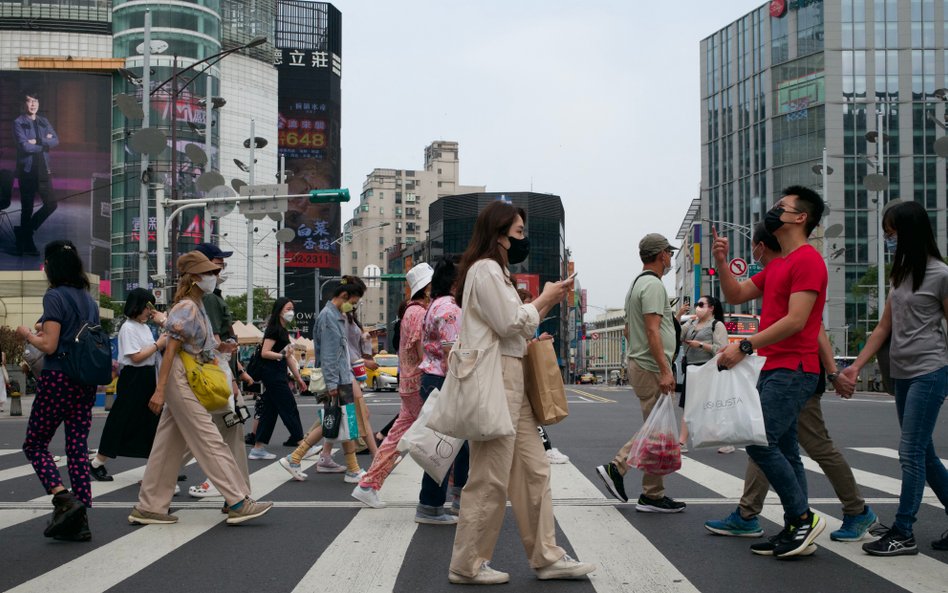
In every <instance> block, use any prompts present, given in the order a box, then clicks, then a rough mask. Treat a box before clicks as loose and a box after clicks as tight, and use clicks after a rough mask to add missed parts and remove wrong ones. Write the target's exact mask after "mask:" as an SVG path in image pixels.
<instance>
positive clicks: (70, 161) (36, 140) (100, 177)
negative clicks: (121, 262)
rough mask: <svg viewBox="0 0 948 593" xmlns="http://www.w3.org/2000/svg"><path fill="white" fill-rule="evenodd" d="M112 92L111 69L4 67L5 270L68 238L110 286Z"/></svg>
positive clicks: (0, 151) (1, 183)
mask: <svg viewBox="0 0 948 593" xmlns="http://www.w3.org/2000/svg"><path fill="white" fill-rule="evenodd" d="M111 93H112V80H111V77H110V76H108V75H102V74H86V73H75V72H29V71H7V72H0V251H2V252H3V254H4V256H3V257H0V270H38V269H40V267H41V264H42V260H43V257H42V255H41V254H42V252H43V248H44V246H45V245H46V243H48V242H50V241H52V240H54V239H63V238H65V239H69V240H71V241H72V242H73V243H75V245H76V247H77V249H78V250H79V252H80V256H81V257H82V259H83V262H84V263H85V265H86V267H87V271H89V272H92V273H93V274H97V275H98V276H99V277H100V278H101V279H102V285H101V287H100V288H101V290H102V292H104V293H105V294H109V293H110V282H109V276H110V273H109V270H110V268H111V267H110V258H109V254H110V245H111V243H110V240H111V215H112V212H111V204H112V203H111V189H110V188H111V182H112V180H111V168H110V163H111V160H110V154H111V146H110V132H111V104H112V100H111Z"/></svg>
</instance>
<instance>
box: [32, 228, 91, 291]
mask: <svg viewBox="0 0 948 593" xmlns="http://www.w3.org/2000/svg"><path fill="white" fill-rule="evenodd" d="M44 258H45V262H44V265H43V269H44V270H45V271H46V279H47V280H49V285H50V286H52V287H53V288H56V287H57V286H72V287H73V288H79V289H82V290H89V279H88V278H86V273H85V271H84V270H83V267H82V259H81V258H80V257H79V252H78V251H76V246H75V245H73V243H72V241H70V240H68V239H59V240H56V241H50V242H49V243H47V244H46V250H45V253H44Z"/></svg>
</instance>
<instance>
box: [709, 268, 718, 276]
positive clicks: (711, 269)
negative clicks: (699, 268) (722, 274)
mask: <svg viewBox="0 0 948 593" xmlns="http://www.w3.org/2000/svg"><path fill="white" fill-rule="evenodd" d="M717 275H718V271H717V270H716V269H715V268H708V276H711V277H714V276H717Z"/></svg>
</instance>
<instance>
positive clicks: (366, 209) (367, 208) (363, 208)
mask: <svg viewBox="0 0 948 593" xmlns="http://www.w3.org/2000/svg"><path fill="white" fill-rule="evenodd" d="M359 207H360V208H361V209H362V211H363V212H368V211H369V205H368V204H362V205H361V206H359Z"/></svg>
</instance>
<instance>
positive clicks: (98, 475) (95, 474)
mask: <svg viewBox="0 0 948 593" xmlns="http://www.w3.org/2000/svg"><path fill="white" fill-rule="evenodd" d="M89 473H90V474H91V475H92V478H93V479H94V480H95V481H96V482H111V481H112V480H114V479H115V478H113V477H112V476H110V475H109V470H107V469H105V466H104V465H100V466H99V467H95V466H94V465H92V462H91V461H90V462H89Z"/></svg>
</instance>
